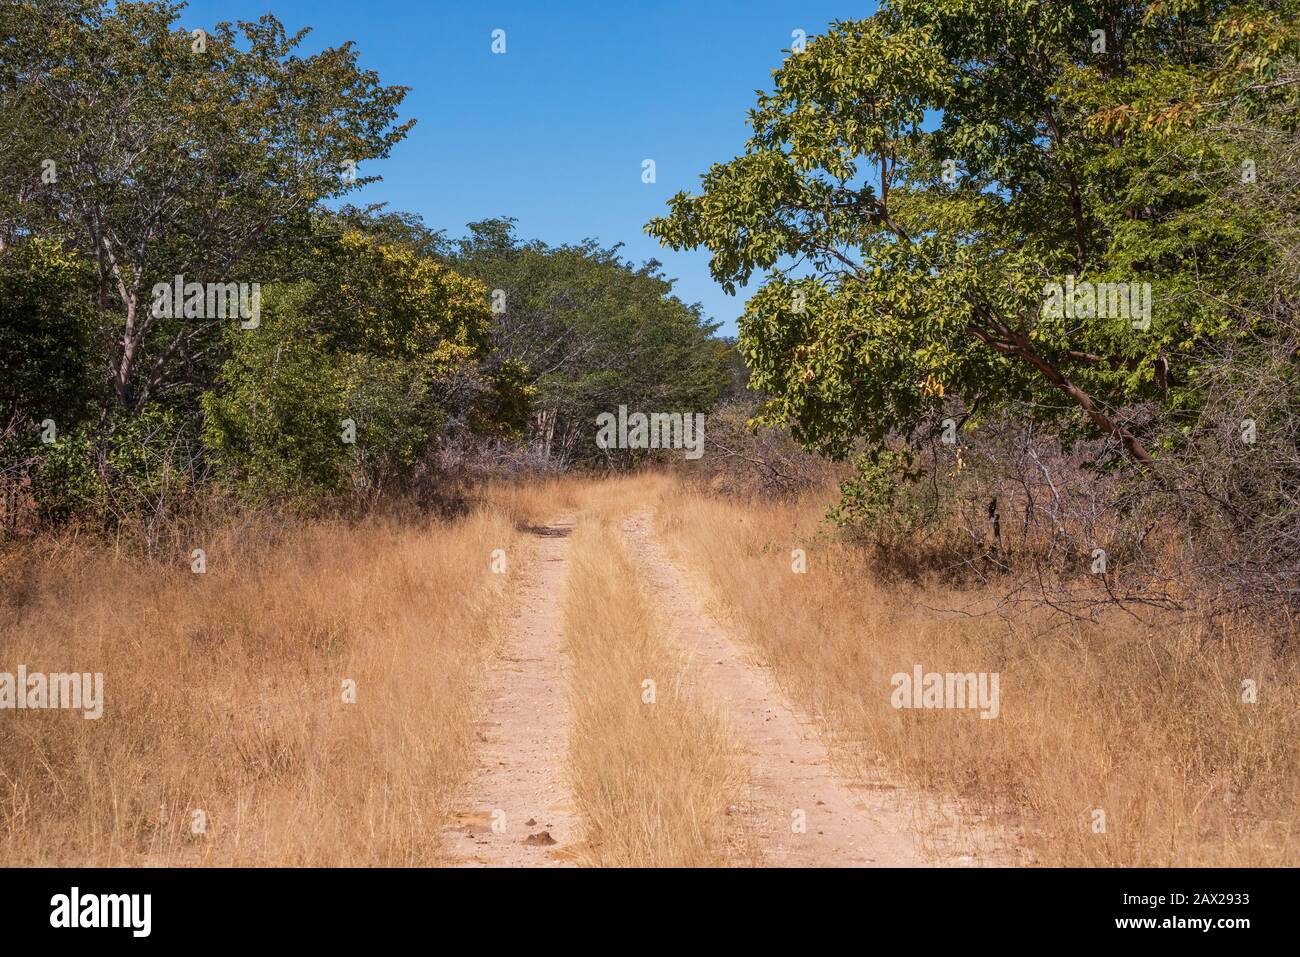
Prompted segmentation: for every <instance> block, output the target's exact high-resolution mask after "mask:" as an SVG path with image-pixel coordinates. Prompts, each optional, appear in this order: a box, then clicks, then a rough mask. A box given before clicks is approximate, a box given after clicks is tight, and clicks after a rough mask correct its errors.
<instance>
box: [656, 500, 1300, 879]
mask: <svg viewBox="0 0 1300 957" xmlns="http://www.w3.org/2000/svg"><path fill="white" fill-rule="evenodd" d="M825 501H826V499H825V497H824V496H823V497H821V498H820V499H810V500H809V501H808V502H806V503H803V504H798V505H788V504H787V505H778V504H771V503H753V502H750V503H737V502H728V501H725V500H720V499H716V498H706V497H702V496H700V495H695V494H683V493H682V492H681V491H680V490H677V489H665V490H663V492H662V493H661V499H660V507H659V509H658V521H659V524H660V527H661V529H662V531H663V538H664V540H665V541H666V542H667V543H669V544H670V546H673V547H676V548H677V549H679V551H680V552H682V553H684V555H685V557H686V558H687V560H688V561H689V563H690V564H692V565H693V566H694V567H695V568H696V569H698V570H699V571H700V572H701V573H703V574H705V575H706V576H707V580H708V581H709V582H710V584H711V588H712V594H713V596H714V600H715V601H716V602H717V604H718V606H719V608H720V609H721V611H722V613H723V614H724V615H726V616H727V617H728V618H729V620H730V623H731V625H732V627H733V628H735V629H736V631H737V632H738V633H739V634H740V635H741V636H742V637H744V638H745V639H747V640H748V641H750V642H751V643H752V644H753V645H754V646H756V647H757V648H758V649H759V650H760V652H761V654H762V655H763V656H764V657H765V658H766V660H767V661H768V662H769V663H770V664H771V666H772V667H773V668H774V670H775V673H776V675H777V676H778V679H779V680H780V681H781V682H782V683H783V685H784V686H785V687H786V688H787V690H788V691H789V692H790V694H791V695H792V697H794V698H795V699H796V700H797V701H799V702H800V703H801V704H802V705H803V706H804V707H805V708H807V709H808V710H809V711H810V712H811V713H813V714H818V715H821V716H823V718H824V720H825V723H826V725H827V728H828V730H829V732H830V740H831V742H832V751H833V754H835V755H836V758H837V760H839V761H841V762H843V763H844V764H845V765H846V766H847V767H850V768H854V769H856V772H857V773H859V774H862V775H864V776H865V774H866V773H867V771H868V770H870V769H871V768H872V766H873V765H874V764H875V762H877V761H878V760H879V759H880V758H883V760H884V761H885V762H886V763H887V765H888V766H889V767H890V768H892V769H893V770H894V773H895V774H897V775H900V776H901V777H902V778H903V779H905V780H906V781H907V782H909V783H911V784H913V785H914V786H919V787H920V788H923V789H925V790H927V791H928V792H930V793H931V794H932V795H934V796H936V797H937V798H940V799H943V798H953V797H955V798H959V799H960V800H961V802H962V804H963V805H964V806H965V807H966V808H968V809H970V810H972V811H979V812H988V813H991V814H993V815H994V820H995V821H997V822H998V823H999V824H1001V825H1005V826H1007V828H1008V829H1009V830H1010V831H1011V832H1013V833H1015V832H1019V833H1020V834H1021V837H1020V839H1019V843H1020V845H1021V852H1022V854H1023V855H1024V857H1023V858H1022V859H1027V860H1028V861H1030V862H1032V863H1037V864H1043V865H1096V866H1138V865H1144V866H1187V865H1208V866H1230V865H1233V866H1236V865H1246V866H1261V865H1263V866H1267V865H1294V863H1295V861H1296V860H1297V852H1300V841H1298V840H1297V833H1296V828H1297V821H1298V820H1300V794H1298V790H1300V750H1298V749H1297V747H1296V742H1297V731H1298V730H1300V728H1298V726H1297V721H1298V715H1300V669H1298V668H1297V658H1296V655H1295V654H1294V653H1291V654H1285V655H1278V654H1275V652H1274V649H1273V648H1272V647H1270V646H1269V645H1268V644H1267V643H1266V642H1264V641H1262V640H1259V639H1258V638H1257V637H1255V636H1254V635H1252V634H1250V633H1248V632H1246V631H1244V630H1237V631H1233V630H1229V631H1227V632H1226V633H1221V634H1217V635H1213V636H1207V635H1203V634H1201V633H1199V632H1198V630H1196V629H1194V628H1191V627H1187V626H1177V627H1173V626H1171V627H1167V628H1158V629H1149V628H1146V627H1141V626H1138V625H1136V624H1135V623H1134V622H1133V620H1132V619H1131V618H1127V617H1126V616H1121V615H1119V614H1117V615H1115V616H1114V618H1113V619H1112V620H1108V621H1107V622H1105V623H1104V624H1103V625H1099V626H1078V627H1072V628H1070V629H1066V630H1056V631H1048V630H1047V629H1046V628H1045V627H1043V623H1042V622H1041V621H1038V620H1036V618H1035V616H1032V615H1028V614H1026V615H1022V616H1021V617H1019V618H1018V619H1017V620H1015V621H1014V622H1013V623H1011V624H1007V623H1004V622H1002V621H1000V620H997V619H991V618H962V617H957V616H954V615H951V614H944V613H941V612H937V611H930V610H927V608H934V609H939V608H948V607H952V606H963V605H966V604H968V603H970V602H971V601H972V600H974V599H978V598H980V597H981V596H980V595H978V594H974V595H971V594H967V595H962V596H956V595H952V594H945V593H943V592H942V591H940V590H925V589H906V588H899V587H893V586H891V587H889V588H882V587H881V586H879V585H878V584H876V583H873V581H872V580H871V578H870V576H869V574H868V573H867V571H866V565H865V562H864V561H863V560H862V556H861V555H860V554H858V553H856V552H855V551H854V550H853V549H851V548H850V547H848V546H846V545H844V544H841V543H839V542H838V541H836V539H835V538H834V536H833V535H831V534H830V533H829V532H828V530H827V529H826V527H825V525H824V524H823V522H822V521H821V516H822V514H823V507H824V502H825ZM795 548H803V549H805V550H806V553H807V560H808V567H807V572H806V573H804V574H796V573H794V572H793V571H792V559H791V551H792V549H795ZM984 597H992V596H991V593H990V595H988V596H984ZM916 664H921V665H923V666H924V668H925V670H926V671H938V672H948V671H952V672H961V673H966V672H998V673H1000V676H1001V685H1000V691H1001V695H1000V697H1001V715H1000V717H998V718H997V719H992V720H982V719H980V718H979V716H978V714H977V713H976V712H973V711H954V710H895V709H894V708H893V707H892V706H891V703H890V696H891V692H892V690H893V689H892V687H891V684H890V679H891V676H892V675H893V674H895V673H896V672H911V671H912V669H913V667H914V665H916ZM1247 678H1249V679H1253V680H1254V681H1255V682H1256V683H1257V685H1258V689H1259V697H1258V702H1257V703H1255V704H1247V703H1243V701H1242V681H1243V680H1244V679H1247ZM1096 810H1101V811H1104V812H1105V832H1104V833H1097V832H1094V829H1093V823H1094V811H1096Z"/></svg>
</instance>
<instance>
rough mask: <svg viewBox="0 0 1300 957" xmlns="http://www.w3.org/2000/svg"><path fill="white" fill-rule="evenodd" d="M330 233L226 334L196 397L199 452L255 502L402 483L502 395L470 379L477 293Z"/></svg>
mask: <svg viewBox="0 0 1300 957" xmlns="http://www.w3.org/2000/svg"><path fill="white" fill-rule="evenodd" d="M334 225H336V224H335V223H334V221H333V220H332V219H331V218H329V217H325V218H323V219H322V221H321V223H320V226H321V229H320V232H319V233H318V234H317V236H316V238H315V240H314V242H313V244H312V251H311V253H310V254H309V255H308V256H307V257H306V259H305V262H304V263H303V264H302V273H301V275H302V277H303V278H301V279H300V280H299V281H298V282H296V283H293V284H287V285H279V286H272V287H270V288H269V289H268V293H267V296H266V300H265V306H264V316H263V322H262V324H261V325H260V326H259V327H258V328H256V329H241V328H239V327H238V326H237V325H236V326H234V327H233V328H230V329H228V330H227V333H226V335H227V337H228V338H229V340H230V351H231V359H230V360H229V361H228V362H226V364H225V365H224V367H223V368H222V371H221V375H220V377H219V382H218V387H217V388H216V389H214V390H212V391H211V392H209V393H207V394H206V395H205V396H204V400H203V407H204V410H205V412H206V415H207V425H206V428H205V432H204V440H205V443H206V445H207V446H208V448H209V450H210V451H211V452H212V454H213V455H214V457H215V459H216V461H217V463H218V466H219V468H220V469H221V470H222V472H223V473H224V474H225V476H226V477H227V479H228V480H233V481H234V482H235V483H236V484H237V485H238V486H239V487H241V488H242V489H244V490H245V491H246V492H248V493H250V494H252V495H253V496H255V497H268V496H285V497H297V498H301V497H309V496H311V495H314V494H318V493H321V492H326V493H328V492H338V491H342V490H344V489H345V488H347V487H349V486H350V485H355V486H361V487H363V488H365V489H367V490H370V491H372V492H376V491H380V490H382V489H383V488H384V487H385V486H387V485H389V484H391V483H399V484H400V483H401V482H403V481H405V480H407V479H409V478H410V476H411V475H412V474H413V473H414V471H415V470H416V469H417V468H418V466H419V465H420V464H421V462H422V461H423V460H424V458H425V455H426V453H427V452H428V451H429V450H430V448H431V447H432V446H433V445H435V444H436V443H437V441H438V440H439V439H440V438H441V437H442V435H443V433H444V432H445V431H446V430H447V429H448V427H449V426H451V425H452V424H453V420H454V419H457V418H461V419H468V418H470V417H472V416H474V415H475V414H476V412H478V408H477V406H475V400H476V399H477V398H478V397H479V396H480V395H481V394H491V395H493V396H497V394H498V391H499V390H498V388H497V386H496V384H495V383H492V382H487V381H484V379H485V377H484V376H483V374H482V373H481V369H480V365H481V362H482V360H483V358H484V355H485V352H486V350H487V347H488V333H489V315H490V314H489V306H488V297H487V291H486V290H485V289H484V288H483V286H482V284H481V283H479V282H477V281H475V280H473V279H470V278H467V277H465V276H461V275H459V274H457V273H455V272H453V271H452V270H450V269H448V268H447V267H446V266H444V265H442V264H440V263H438V262H436V261H434V260H432V259H430V258H428V257H426V256H422V255H420V254H419V253H418V252H417V251H416V250H415V249H413V248H412V247H410V246H407V245H404V244H401V243H394V242H389V241H387V240H386V239H385V238H384V237H383V236H375V235H371V234H370V233H367V232H364V231H362V230H361V229H358V228H354V227H347V228H344V229H342V230H341V231H338V232H335V231H334V229H333V227H334ZM488 418H490V416H489V417H488ZM345 423H350V424H348V425H345ZM473 424H474V425H476V426H480V427H489V428H490V427H496V426H499V425H500V424H501V423H500V421H499V420H492V421H490V422H489V421H488V420H487V418H482V419H481V420H479V419H476V421H475V422H474V423H473ZM467 427H468V426H467ZM345 430H346V432H347V438H348V439H351V440H352V441H345V437H344V436H345Z"/></svg>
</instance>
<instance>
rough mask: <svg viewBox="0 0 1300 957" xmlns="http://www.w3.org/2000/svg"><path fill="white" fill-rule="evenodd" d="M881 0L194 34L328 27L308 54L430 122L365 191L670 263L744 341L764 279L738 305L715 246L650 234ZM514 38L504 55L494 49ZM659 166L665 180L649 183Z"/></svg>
mask: <svg viewBox="0 0 1300 957" xmlns="http://www.w3.org/2000/svg"><path fill="white" fill-rule="evenodd" d="M874 8H875V5H874V4H872V3H866V2H857V3H854V2H848V0H839V2H834V3H828V2H822V0H800V2H781V0H696V2H689V0H650V2H645V3H628V2H618V0H513V2H491V0H461V2H448V0H426V2H417V0H372V2H365V0H310V2H309V0H193V2H191V3H190V4H189V6H188V8H187V9H186V10H184V11H183V12H182V14H181V21H182V23H183V24H184V25H185V26H186V27H187V28H189V29H193V28H194V27H202V26H210V25H211V24H213V23H216V22H218V21H220V20H251V19H256V18H257V17H258V16H260V15H261V14H263V13H266V12H268V11H269V12H271V13H274V14H275V15H276V16H277V17H278V18H279V19H280V20H281V21H282V22H283V23H284V24H285V27H286V28H287V29H288V30H290V31H293V30H296V29H298V28H301V27H304V26H310V27H312V28H313V32H312V34H311V35H310V36H309V37H308V39H307V40H306V42H305V44H304V49H305V50H306V51H307V52H314V51H316V50H318V49H320V48H322V47H325V46H335V45H337V44H339V43H342V42H344V41H346V40H354V41H356V44H357V47H358V49H359V50H360V54H361V64H362V66H364V67H366V68H368V69H373V70H375V71H377V72H378V73H379V75H380V77H381V78H382V79H383V81H384V82H385V83H391V84H400V85H404V86H409V87H411V88H412V89H411V92H410V93H409V94H408V95H407V98H406V102H405V103H404V105H403V118H410V117H414V118H415V119H416V120H418V123H417V124H416V126H415V128H414V129H413V130H412V131H411V133H410V135H409V136H408V138H407V139H406V140H405V141H404V142H403V143H401V144H400V145H399V146H398V147H397V148H396V149H395V150H394V151H393V155H392V157H391V158H389V159H388V160H383V161H378V162H375V163H369V164H363V165H362V166H361V167H360V168H359V172H360V173H361V174H362V175H375V174H378V175H381V176H383V182H381V183H376V184H373V185H371V186H368V187H367V188H366V189H365V190H364V191H363V192H359V193H356V194H353V196H352V197H351V201H353V202H356V203H358V204H363V203H367V202H387V203H389V204H390V205H391V207H392V208H394V209H400V210H406V211H410V212H414V213H418V214H419V215H421V216H422V217H423V218H424V220H425V222H426V223H427V224H428V225H429V226H430V227H432V228H434V229H446V230H447V231H448V233H449V234H450V235H452V236H457V235H460V234H461V233H462V232H463V230H464V225H465V224H466V223H468V222H472V221H474V220H478V219H485V218H487V217H490V216H514V217H516V218H517V219H518V220H519V222H518V226H517V229H518V231H519V234H520V235H521V236H523V237H524V238H529V239H531V238H537V239H542V240H545V241H547V242H550V243H556V244H558V243H563V242H577V241H580V240H582V239H585V238H588V237H592V238H595V239H598V240H600V241H601V242H602V243H603V244H606V245H611V244H613V243H615V242H623V243H624V244H625V247H624V253H625V255H626V256H627V257H628V258H631V259H633V260H635V261H637V262H638V263H639V262H641V261H643V260H645V259H648V258H651V257H654V258H658V259H660V260H662V261H663V263H664V269H665V272H666V273H667V274H668V275H670V276H673V277H675V278H676V279H677V280H678V282H677V286H676V291H677V294H678V295H679V296H681V298H682V299H684V300H686V301H687V302H699V303H701V304H703V306H704V311H705V313H706V314H707V315H709V316H712V317H713V318H714V319H716V320H718V321H720V322H722V323H723V328H722V330H721V331H722V332H724V333H733V332H734V331H735V319H736V317H737V316H738V315H740V313H741V311H742V309H743V306H744V299H745V297H746V296H747V295H748V294H749V293H751V292H752V291H753V289H754V285H753V283H752V282H751V284H750V286H749V287H748V288H747V289H742V290H740V295H739V296H736V297H731V296H728V295H726V294H725V293H724V292H723V291H722V290H721V288H720V287H719V286H718V285H717V284H716V283H714V282H713V280H712V279H711V278H710V276H709V272H708V256H707V254H706V253H703V252H687V253H676V252H673V251H671V250H666V249H660V248H659V245H658V243H657V242H655V241H654V240H652V239H651V238H650V237H649V236H646V235H645V233H644V232H643V231H642V226H643V225H644V224H645V222H646V220H648V219H649V218H650V217H652V216H655V215H658V214H659V213H660V212H662V211H663V210H664V209H665V208H666V207H665V201H666V200H667V199H668V198H669V197H670V196H672V195H673V194H674V193H676V192H678V191H679V190H682V189H686V190H690V191H694V190H695V189H696V188H697V186H698V183H699V178H698V177H699V174H700V173H702V172H704V171H705V170H706V169H708V167H709V164H710V163H713V162H719V161H723V160H727V159H730V158H731V157H732V156H734V155H736V153H738V152H739V151H740V150H741V149H742V147H743V144H744V141H745V139H746V136H747V127H746V126H745V115H746V111H747V110H748V109H749V108H750V107H752V106H753V104H754V91H755V90H756V89H764V90H766V89H769V88H770V86H771V71H772V70H773V69H774V68H776V67H777V66H779V65H780V63H781V59H782V57H783V55H784V54H783V53H782V52H781V51H782V49H788V48H789V45H790V38H791V31H793V30H795V29H802V30H804V31H806V32H807V33H808V34H809V35H812V34H815V33H820V32H822V30H823V29H824V28H825V26H826V24H827V23H829V22H830V21H832V20H836V19H853V18H859V17H866V16H870V14H871V13H872V12H873V11H874ZM498 28H500V29H503V30H505V31H506V53H505V54H504V55H496V54H493V53H492V52H491V43H492V37H491V34H492V31H493V30H494V29H498ZM645 159H653V160H654V161H655V165H656V175H657V182H656V183H654V184H645V183H642V182H641V164H642V161H643V160H645Z"/></svg>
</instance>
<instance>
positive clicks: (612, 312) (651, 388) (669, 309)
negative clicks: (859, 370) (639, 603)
mask: <svg viewBox="0 0 1300 957" xmlns="http://www.w3.org/2000/svg"><path fill="white" fill-rule="evenodd" d="M449 262H450V263H451V264H452V266H453V267H454V268H455V269H457V270H458V271H462V272H465V273H466V274H468V275H471V276H475V277H477V278H478V279H479V280H480V281H481V282H482V283H483V285H484V286H486V287H487V288H488V289H489V290H491V291H492V295H493V297H494V302H495V304H496V311H495V312H494V315H493V317H492V319H493V327H492V328H493V344H494V348H495V353H496V355H497V356H498V357H499V358H500V359H501V360H502V361H503V362H505V363H510V364H513V366H514V367H515V368H516V369H518V370H521V371H522V370H526V372H524V375H525V378H526V381H527V384H528V386H529V387H530V388H531V390H532V391H533V396H532V410H533V419H532V427H531V433H530V440H531V442H532V443H533V445H534V447H535V448H536V449H537V450H538V452H539V454H540V456H541V457H542V458H544V459H546V460H549V461H552V462H557V463H560V464H565V463H568V462H572V461H575V460H584V459H595V458H597V457H598V456H599V455H600V452H599V450H598V449H597V447H596V445H595V421H596V416H597V415H598V414H599V413H601V412H609V411H613V410H615V409H617V407H618V406H619V405H627V406H629V407H630V408H632V409H642V410H645V411H649V410H658V411H673V410H676V411H687V410H690V411H699V412H703V411H707V410H709V409H711V408H712V407H713V405H714V403H715V402H716V401H717V399H718V397H719V396H720V395H721V393H722V391H723V389H724V388H725V387H726V384H727V381H728V378H729V371H728V355H729V354H730V351H731V350H730V346H729V345H728V344H727V343H725V342H723V341H722V340H719V339H715V338H714V337H713V333H714V331H715V330H716V329H717V324H715V323H710V322H708V321H707V320H705V318H704V317H703V315H702V314H701V312H700V310H699V307H698V306H689V305H687V304H685V303H683V302H682V301H681V300H680V299H678V298H677V297H676V296H674V295H673V294H672V281H671V280H669V279H667V278H666V277H664V276H663V274H662V272H661V271H660V264H659V263H658V262H655V261H651V262H648V263H645V264H644V265H642V266H639V267H638V266H634V265H633V264H631V263H629V262H626V261H624V260H623V259H622V258H621V256H620V254H619V247H618V246H614V247H612V248H603V247H601V246H599V245H598V244H597V243H596V242H594V241H591V240H588V241H587V242H584V243H580V244H577V245H565V246H549V245H547V244H545V243H542V242H539V241H533V242H521V241H520V240H518V239H517V238H516V236H515V234H514V225H513V221H512V220H509V219H492V220H485V221H483V222H479V223H472V224H470V235H469V236H467V237H466V238H464V239H463V240H461V241H460V242H459V243H458V244H456V248H455V251H454V253H453V255H451V257H450V259H449Z"/></svg>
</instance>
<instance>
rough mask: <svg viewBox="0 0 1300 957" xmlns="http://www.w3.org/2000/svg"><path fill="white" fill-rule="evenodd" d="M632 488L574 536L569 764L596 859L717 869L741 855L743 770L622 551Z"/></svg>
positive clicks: (568, 602)
mask: <svg viewBox="0 0 1300 957" xmlns="http://www.w3.org/2000/svg"><path fill="white" fill-rule="evenodd" d="M631 488H633V483H628V482H620V483H616V484H615V485H614V486H612V489H606V490H604V497H603V499H602V497H601V496H599V495H598V496H596V497H595V498H594V499H592V500H591V502H590V504H589V508H588V510H587V511H586V512H584V515H583V521H581V522H580V523H579V526H578V528H577V530H576V531H575V532H574V535H573V546H572V556H573V566H572V569H571V571H570V574H569V581H568V587H567V589H566V595H565V604H564V612H565V636H566V640H567V643H568V649H569V652H570V656H571V659H572V661H573V681H572V698H573V711H574V725H573V731H572V737H571V743H570V748H569V762H570V771H571V774H572V776H573V791H574V797H575V799H576V800H577V803H578V807H579V810H580V812H581V815H582V819H583V824H584V827H585V829H586V847H587V856H588V863H590V864H594V865H597V866H605V867H609V866H637V867H701V866H720V865H723V864H725V863H727V861H728V856H729V853H731V852H732V851H735V850H736V848H735V847H731V848H730V850H729V843H731V842H732V838H731V837H730V836H729V835H728V833H727V828H726V826H725V825H726V822H727V817H726V813H727V807H728V806H729V805H730V804H731V803H733V802H734V801H735V800H736V796H737V794H738V793H739V789H740V786H741V784H742V782H743V777H742V776H743V769H742V767H741V766H740V764H739V761H738V759H737V757H736V754H735V748H734V744H733V742H732V741H731V739H730V736H729V734H728V732H727V729H726V727H725V725H724V723H723V722H722V720H721V718H720V717H719V715H718V714H717V712H716V710H715V709H714V707H713V706H712V704H711V703H710V702H709V701H707V700H705V698H704V697H703V695H702V693H701V692H699V691H698V690H696V689H697V681H696V676H695V675H694V674H693V673H692V669H691V667H690V666H689V665H688V663H687V662H686V661H685V659H684V658H683V656H682V653H681V651H680V650H679V649H675V648H673V647H672V646H671V645H670V644H669V643H668V642H667V641H666V638H665V634H664V624H663V622H662V620H660V618H659V616H658V615H657V612H656V608H655V603H654V600H653V596H652V595H649V594H647V593H646V591H645V588H644V586H643V584H642V582H641V580H640V578H639V576H638V573H637V568H636V566H635V564H634V563H633V562H632V561H631V559H630V558H629V556H628V554H627V551H626V549H625V547H624V544H623V540H622V534H621V529H620V527H619V524H618V523H619V516H620V515H621V514H622V512H621V509H620V508H619V503H618V501H617V499H618V498H621V495H620V494H619V493H620V492H623V491H626V490H628V489H631ZM611 492H612V494H611ZM647 680H648V681H652V682H653V683H654V684H653V686H649V685H646V684H645V682H646V681H647ZM651 690H652V691H653V701H650V700H648V697H649V694H650V691H651Z"/></svg>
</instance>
